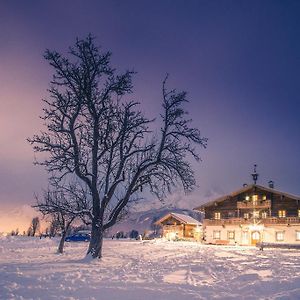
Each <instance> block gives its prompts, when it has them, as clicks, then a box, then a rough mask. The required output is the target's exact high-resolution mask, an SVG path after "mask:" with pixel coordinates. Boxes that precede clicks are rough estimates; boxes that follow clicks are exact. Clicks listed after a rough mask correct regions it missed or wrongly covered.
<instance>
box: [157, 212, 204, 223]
mask: <svg viewBox="0 0 300 300" xmlns="http://www.w3.org/2000/svg"><path fill="white" fill-rule="evenodd" d="M170 217H173V218H175V219H176V220H178V221H180V222H182V223H184V224H190V225H202V223H201V222H199V221H198V220H196V219H194V218H192V217H191V216H188V215H184V214H178V213H169V214H167V215H165V216H164V217H162V218H161V219H159V220H158V221H156V222H155V224H160V223H162V222H163V221H165V220H166V219H168V218H170Z"/></svg>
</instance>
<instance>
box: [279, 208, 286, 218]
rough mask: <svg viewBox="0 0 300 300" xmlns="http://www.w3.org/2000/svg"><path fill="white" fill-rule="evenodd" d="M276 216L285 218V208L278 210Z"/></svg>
mask: <svg viewBox="0 0 300 300" xmlns="http://www.w3.org/2000/svg"><path fill="white" fill-rule="evenodd" d="M278 217H279V218H285V217H286V211H285V210H279V211H278Z"/></svg>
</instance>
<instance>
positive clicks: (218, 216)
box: [214, 212, 221, 220]
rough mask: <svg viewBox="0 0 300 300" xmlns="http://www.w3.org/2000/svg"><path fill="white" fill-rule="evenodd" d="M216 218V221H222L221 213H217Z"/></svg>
mask: <svg viewBox="0 0 300 300" xmlns="http://www.w3.org/2000/svg"><path fill="white" fill-rule="evenodd" d="M214 218H215V220H220V219H221V213H220V212H215V214H214Z"/></svg>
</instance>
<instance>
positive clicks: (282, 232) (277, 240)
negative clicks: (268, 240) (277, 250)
mask: <svg viewBox="0 0 300 300" xmlns="http://www.w3.org/2000/svg"><path fill="white" fill-rule="evenodd" d="M279 234H282V239H279V238H278V235H279ZM275 240H276V242H283V241H284V231H282V230H281V231H275Z"/></svg>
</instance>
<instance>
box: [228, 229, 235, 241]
mask: <svg viewBox="0 0 300 300" xmlns="http://www.w3.org/2000/svg"><path fill="white" fill-rule="evenodd" d="M227 237H228V240H234V231H227Z"/></svg>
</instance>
